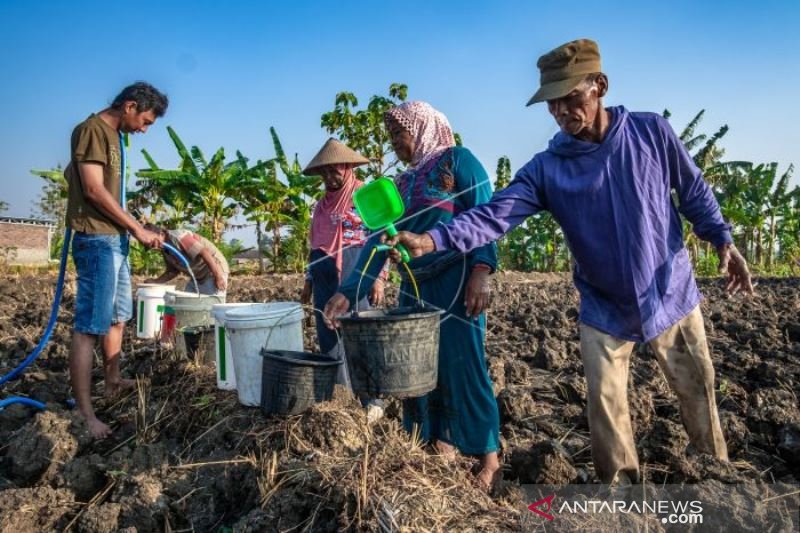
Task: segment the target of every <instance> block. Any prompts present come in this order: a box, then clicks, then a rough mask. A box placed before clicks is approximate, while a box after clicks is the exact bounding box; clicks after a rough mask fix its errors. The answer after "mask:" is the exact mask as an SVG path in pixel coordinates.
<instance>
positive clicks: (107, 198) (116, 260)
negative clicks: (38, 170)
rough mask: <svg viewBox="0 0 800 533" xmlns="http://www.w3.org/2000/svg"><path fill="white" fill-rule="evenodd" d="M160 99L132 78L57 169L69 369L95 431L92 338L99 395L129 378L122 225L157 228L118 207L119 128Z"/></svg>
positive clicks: (162, 102) (147, 236)
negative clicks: (66, 266) (62, 197)
mask: <svg viewBox="0 0 800 533" xmlns="http://www.w3.org/2000/svg"><path fill="white" fill-rule="evenodd" d="M167 105H168V101H167V97H166V96H165V95H163V94H162V93H160V92H159V91H158V90H156V89H155V88H154V87H153V86H151V85H149V84H147V83H143V82H139V83H135V84H133V85H131V86H129V87H126V88H125V89H123V91H122V92H121V93H120V94H119V95H118V96H117V97H116V98H115V99H114V101H113V102H112V104H111V106H110V107H108V108H106V109H104V110H102V111H100V112H99V113H97V114H93V115H91V116H89V118H87V119H86V120H85V121H83V122H81V123H80V124H78V126H76V127H75V130H74V131H73V132H72V141H71V155H70V162H69V165H68V166H67V168H66V169H65V171H64V176H65V178H66V180H67V184H68V187H69V195H68V200H67V216H66V223H67V227H69V228H71V230H72V231H73V238H72V258H73V260H74V261H75V270H76V272H77V285H78V292H77V295H76V298H75V325H74V329H73V334H72V348H71V352H70V362H69V369H70V379H71V381H72V389H73V392H74V394H75V400H76V403H77V405H78V410H79V411H80V413H81V415H83V417H84V418H85V419H86V423H87V425H88V427H89V432H90V433H91V434H92V436H93V437H95V438H104V437H106V436H108V435H109V434H110V433H111V429H110V428H109V427H108V426H107V425H106V424H104V423H103V422H101V421H100V420H98V418H97V416H96V415H95V413H94V409H93V408H92V399H91V375H92V363H93V359H94V357H93V355H94V347H95V344H96V342H97V339H98V338H100V340H101V342H102V346H103V370H104V373H105V393H106V395H113V394H115V393H117V392H118V391H119V390H120V389H121V388H124V387H131V386H132V385H133V381H132V380H124V379H122V376H121V374H120V369H119V355H120V352H121V349H122V334H123V331H124V328H125V322H126V321H127V320H130V318H131V317H132V315H133V302H132V297H131V282H130V267H129V266H128V245H129V241H128V233H130V234H131V235H133V237H134V238H135V239H137V240H138V241H139V242H141V243H142V244H144V245H145V246H147V247H148V248H159V247H160V246H161V244H162V243H163V238H162V237H161V235H159V234H157V233H153V232H151V231H147V230H146V229H144V228H143V227H142V226H141V224H139V223H138V222H137V221H136V220H135V219H134V218H133V217H132V216H131V215H129V214H128V213H127V212H126V210H125V183H124V172H125V163H124V157H125V152H124V150H125V145H124V140H125V137H124V136H125V134H128V133H144V132H145V131H147V128H148V127H149V126H150V125H152V124H153V123H154V122H155V121H156V118H158V117H161V116H163V115H164V112H165V111H166V109H167Z"/></svg>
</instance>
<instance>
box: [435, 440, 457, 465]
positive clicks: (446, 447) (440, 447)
mask: <svg viewBox="0 0 800 533" xmlns="http://www.w3.org/2000/svg"><path fill="white" fill-rule="evenodd" d="M434 446H436V451H437V452H438V453H439V455H441V456H442V457H444V458H445V459H447V460H448V461H455V460H456V448H455V446H453V445H452V444H447V443H446V442H442V441H440V440H437V441H436V444H434Z"/></svg>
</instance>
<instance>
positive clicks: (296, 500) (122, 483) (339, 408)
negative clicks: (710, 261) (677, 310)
mask: <svg viewBox="0 0 800 533" xmlns="http://www.w3.org/2000/svg"><path fill="white" fill-rule="evenodd" d="M54 283H55V276H52V275H39V276H33V275H18V276H15V277H10V278H7V279H5V280H4V281H3V282H2V284H0V375H4V374H6V373H7V372H8V371H9V370H11V369H12V368H13V367H14V366H16V365H17V364H18V363H19V362H20V361H22V360H23V359H24V357H25V356H26V355H27V354H28V353H30V351H31V350H32V348H33V346H35V344H36V342H37V341H38V339H39V336H40V335H41V334H42V332H43V330H44V326H45V325H46V323H47V318H48V314H49V307H50V302H51V300H52V297H53V293H54ZM493 283H494V299H493V307H492V309H491V311H490V313H489V326H488V333H487V356H488V363H489V368H490V372H491V375H492V379H493V380H494V384H495V391H496V394H497V401H498V405H499V408H500V414H501V435H502V443H503V450H502V462H503V478H504V481H503V483H502V484H501V485H500V486H499V488H498V489H497V490H496V491H495V492H494V493H493V494H492V495H487V494H485V493H483V492H482V491H481V490H480V489H479V487H478V486H477V484H476V483H475V480H474V478H473V476H472V474H471V472H470V471H471V467H472V466H473V464H474V460H473V459H471V458H468V457H459V458H457V459H456V460H455V461H454V462H448V461H447V460H446V459H445V458H443V457H440V456H437V455H435V454H433V453H432V452H431V450H430V449H429V448H428V447H427V446H425V444H424V443H419V442H415V441H413V440H412V439H411V438H410V437H409V436H408V435H406V434H405V433H404V432H403V431H402V429H401V427H400V425H399V419H400V407H399V404H398V403H397V402H394V401H392V402H389V405H388V407H387V416H386V417H384V419H382V420H381V421H379V422H378V423H377V424H374V425H372V426H368V425H367V423H366V418H365V415H364V412H363V410H362V409H360V407H359V406H358V404H357V402H355V401H354V400H353V399H352V398H351V397H349V395H348V394H346V393H345V392H344V391H337V397H336V399H335V400H334V401H332V402H326V403H323V404H319V405H317V406H315V407H314V408H312V409H311V410H309V411H307V412H306V413H304V414H302V415H298V416H292V417H272V418H268V417H265V416H264V415H262V414H261V412H260V410H259V409H256V408H246V407H242V406H241V405H239V404H238V402H237V398H236V394H235V392H227V391H220V390H217V389H216V387H215V379H214V371H213V368H209V367H203V366H198V365H196V364H195V363H193V362H191V361H188V360H179V359H178V358H176V356H175V354H174V353H173V352H170V351H164V350H161V349H160V348H159V347H157V345H156V344H155V343H153V342H150V341H140V340H137V339H134V338H127V339H126V342H125V350H126V357H125V360H124V363H123V365H124V368H123V372H124V373H125V374H126V375H127V376H129V377H134V376H140V377H141V378H142V379H141V380H140V382H139V386H138V387H137V390H135V391H132V392H129V393H127V394H124V395H122V396H120V397H117V398H111V399H106V398H104V397H103V388H102V372H101V370H100V369H99V367H97V366H96V369H95V377H94V382H95V384H96V385H95V389H94V396H95V403H96V406H97V407H98V414H99V416H100V417H101V419H103V420H105V421H113V429H114V433H113V436H112V437H111V438H109V439H106V440H103V441H97V442H93V441H92V440H91V439H90V438H89V437H88V434H87V432H86V429H85V427H84V425H83V423H82V422H81V421H80V420H79V419H78V418H77V417H76V416H75V413H74V412H73V411H71V410H70V409H69V407H68V405H67V403H66V400H67V399H68V398H70V396H71V393H70V388H69V383H68V373H67V370H68V343H69V338H70V329H71V322H72V309H73V305H74V282H72V281H70V280H68V282H67V285H66V287H65V293H64V301H63V303H62V310H61V313H60V316H59V320H58V325H57V327H56V329H55V331H54V333H53V336H52V339H51V341H50V344H49V345H48V347H47V348H46V349H45V351H44V353H43V354H42V356H41V357H40V358H39V359H38V360H37V361H36V362H35V363H34V364H33V365H32V366H31V367H30V368H29V369H28V371H27V372H26V373H25V374H24V375H23V376H22V377H21V378H20V379H18V380H16V381H14V382H12V383H10V384H9V385H8V386H6V387H5V388H3V389H1V390H0V399H3V398H5V397H7V396H10V395H24V396H30V397H33V398H36V399H38V400H40V401H43V402H47V407H48V409H47V410H46V411H44V412H39V413H37V412H35V411H34V410H32V409H31V408H29V407H25V406H21V405H13V406H10V407H8V408H7V409H5V410H3V411H0V531H3V532H5V531H17V532H27V531H49V530H64V529H67V528H68V529H69V530H73V531H84V532H105V531H119V530H123V531H124V530H127V531H131V532H132V531H139V532H144V531H173V532H174V531H230V530H233V531H288V530H292V531H337V530H342V529H345V530H355V531H417V530H439V531H469V530H472V531H513V530H518V529H520V524H521V520H523V518H525V516H526V513H529V511H528V510H527V509H526V506H527V504H528V503H530V501H526V496H525V494H524V493H523V492H522V489H521V487H522V486H527V485H532V484H555V485H563V484H591V483H596V480H595V476H594V471H593V467H592V463H591V452H590V449H589V435H588V426H587V421H586V414H585V409H586V384H585V380H584V377H583V371H582V367H581V364H580V355H579V342H578V331H577V304H578V296H577V293H576V292H575V290H574V289H573V287H572V283H571V280H570V279H569V278H568V277H566V276H560V275H544V274H520V273H501V274H499V275H497V276H495V279H494V282H493ZM721 283H722V282H721V281H720V280H715V279H709V280H702V281H701V282H700V285H701V290H702V291H703V293H704V295H705V300H704V302H703V304H702V309H703V313H704V316H705V319H706V328H707V333H708V339H709V343H710V346H711V351H712V357H713V359H714V364H715V368H716V371H717V401H718V404H719V409H720V418H721V421H722V425H723V430H724V432H725V437H726V439H727V442H728V447H729V451H730V456H731V461H730V463H720V462H718V461H716V460H714V459H713V458H711V457H708V456H704V455H687V453H686V446H687V444H688V441H687V437H686V433H685V431H684V430H683V427H682V426H681V421H680V415H679V412H678V407H677V403H676V401H675V398H674V396H673V394H672V393H671V392H670V390H669V388H668V387H667V384H666V382H665V380H664V378H663V377H662V375H661V373H660V370H659V369H658V365H657V363H656V361H655V359H654V357H653V355H652V354H651V353H650V351H649V348H647V347H646V346H645V347H639V348H637V351H636V353H635V355H634V357H633V361H632V368H631V383H630V403H631V411H632V417H633V424H634V430H635V437H636V442H637V449H638V452H639V455H640V459H641V462H642V465H643V468H644V473H645V477H646V480H647V481H649V482H652V483H655V484H692V483H697V482H699V481H701V480H706V481H708V480H711V481H713V482H715V483H717V484H718V485H724V484H729V485H731V484H733V485H736V486H738V487H745V489H744V490H745V491H749V493H750V494H751V495H753V497H756V495H758V494H763V493H764V491H765V490H766V488H768V487H770V486H776V485H780V486H789V487H791V486H794V487H795V488H797V486H798V484H800V405H799V404H798V390H800V280H798V279H796V278H794V279H760V280H758V287H757V293H758V294H757V295H756V296H755V297H753V298H741V297H733V298H728V297H726V296H725V295H724V293H723V290H722V284H721ZM301 285H302V279H301V276H289V275H278V276H264V277H235V278H233V280H232V290H231V292H230V293H229V297H228V301H275V300H295V301H296V300H298V298H299V292H300V288H301ZM389 300H390V301H392V297H391V291H390V296H389ZM129 329H130V328H129ZM131 331H132V330H131ZM129 334H130V333H129ZM312 335H313V328H311V327H309V324H307V325H306V342H307V346H313V342H314V341H313V337H312ZM723 493H724V491H723V492H721V493H720V495H719V498H717V499H724V496H723ZM706 496H707V497H713V494H706ZM781 501H782V504H784V506H785V505H788V506H789V507H782V509H784V508H787V509H788V508H790V507H791V505H794V508H795V509H797V506H798V501H800V496H798V495H794V496H788V497H786V498H783V499H782V500H781ZM737 516H738V515H737ZM736 520H738V523H739V525H740V526H741V528H742V529H745V530H749V529H751V528H755V529H758V525H759V524H758V522H753V523H751V522H748V520H757V517H756V518H748V517H747V516H742V517H740V518H736ZM796 526H797V524H795V527H796ZM651 530H653V531H657V530H659V529H658V528H657V527H656V528H653V529H651Z"/></svg>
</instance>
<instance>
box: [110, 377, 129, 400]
mask: <svg viewBox="0 0 800 533" xmlns="http://www.w3.org/2000/svg"><path fill="white" fill-rule="evenodd" d="M135 388H136V380H135V379H120V380H119V381H109V380H106V387H105V392H104V394H105V397H106V398H113V397H114V396H116V395H118V394H120V393H122V392H124V391H126V390H131V389H135Z"/></svg>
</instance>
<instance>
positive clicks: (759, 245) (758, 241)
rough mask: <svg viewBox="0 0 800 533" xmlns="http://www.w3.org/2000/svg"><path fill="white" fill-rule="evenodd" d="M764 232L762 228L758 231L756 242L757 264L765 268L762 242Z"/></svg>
mask: <svg viewBox="0 0 800 533" xmlns="http://www.w3.org/2000/svg"><path fill="white" fill-rule="evenodd" d="M761 233H762V231H761V228H758V229H756V233H755V241H756V263H758V266H760V267H761V266H764V246H763V243H762V241H763V240H764V239H763V235H761Z"/></svg>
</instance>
